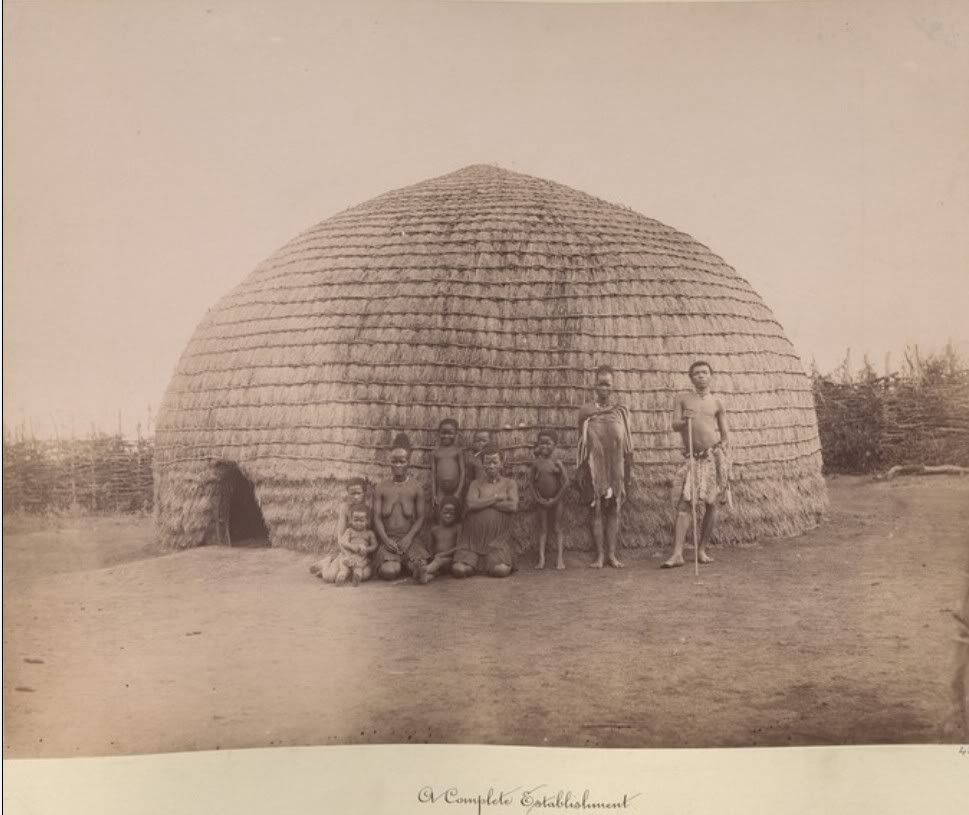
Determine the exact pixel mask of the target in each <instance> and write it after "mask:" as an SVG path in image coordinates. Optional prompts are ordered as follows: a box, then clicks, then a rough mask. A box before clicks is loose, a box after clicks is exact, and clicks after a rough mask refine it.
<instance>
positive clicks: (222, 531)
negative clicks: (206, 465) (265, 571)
mask: <svg viewBox="0 0 969 815" xmlns="http://www.w3.org/2000/svg"><path fill="white" fill-rule="evenodd" d="M219 470H220V473H219V482H220V484H221V487H222V490H221V493H222V494H221V499H222V500H221V501H220V502H219V518H218V535H217V537H218V542H219V543H222V544H228V545H229V546H269V530H268V529H267V528H266V521H265V519H264V518H263V517H262V510H261V509H260V508H259V503H258V502H257V501H256V489H255V487H254V486H253V484H252V482H251V481H250V480H249V479H248V478H246V477H245V476H244V475H243V474H242V471H241V470H240V469H239V467H238V466H237V465H236V464H233V463H232V462H223V463H221V464H220V465H219Z"/></svg>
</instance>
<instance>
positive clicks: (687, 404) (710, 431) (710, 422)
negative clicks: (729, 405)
mask: <svg viewBox="0 0 969 815" xmlns="http://www.w3.org/2000/svg"><path fill="white" fill-rule="evenodd" d="M684 410H691V411H693V417H692V418H693V450H694V452H702V451H703V450H706V449H708V448H710V447H713V446H714V445H716V444H717V443H719V441H720V427H719V424H718V417H719V416H720V415H721V414H722V413H723V404H722V403H721V401H720V397H718V396H716V395H715V394H712V393H709V392H708V393H705V394H703V395H702V396H701V395H700V394H698V393H685V394H681V395H680V396H678V397H677V398H676V407H675V408H674V413H675V414H676V415H675V416H674V421H675V420H676V418H677V417H678V416H682V415H683V411H684ZM680 435H681V437H682V438H683V449H684V450H686V449H687V447H688V435H687V427H686V425H685V424H684V426H683V428H682V430H681V431H680Z"/></svg>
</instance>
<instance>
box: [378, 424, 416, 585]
mask: <svg viewBox="0 0 969 815" xmlns="http://www.w3.org/2000/svg"><path fill="white" fill-rule="evenodd" d="M410 450H411V448H410V441H409V440H408V438H407V436H406V434H404V433H399V434H398V435H397V437H396V438H395V439H394V448H393V450H391V452H390V472H391V477H390V479H389V480H387V481H382V482H380V483H379V484H378V485H377V488H376V490H375V491H374V499H373V526H374V531H375V532H376V533H377V541H378V543H379V544H380V545H379V546H378V548H377V551H376V552H374V555H373V567H374V570H375V571H376V573H377V575H378V576H379V577H381V578H383V579H384V580H393V579H394V578H396V577H400V576H401V572H402V571H403V567H404V565H405V564H406V563H408V562H409V559H410V558H412V557H414V555H415V550H416V549H418V548H420V544H419V543H417V542H416V541H415V538H416V537H417V533H418V532H420V531H421V526H422V525H423V523H424V491H423V490H422V489H421V486H420V484H418V483H417V482H416V481H413V480H412V479H411V478H410V476H409V474H408V469H409V467H410ZM421 553H422V554H423V555H424V556H425V559H426V552H423V550H422V552H421Z"/></svg>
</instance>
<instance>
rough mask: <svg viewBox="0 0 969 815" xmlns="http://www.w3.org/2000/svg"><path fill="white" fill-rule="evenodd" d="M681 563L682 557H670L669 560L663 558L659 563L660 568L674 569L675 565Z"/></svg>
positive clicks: (680, 564)
mask: <svg viewBox="0 0 969 815" xmlns="http://www.w3.org/2000/svg"><path fill="white" fill-rule="evenodd" d="M682 565H683V558H682V557H671V558H670V559H669V560H664V561H663V562H662V563H661V564H660V568H661V569H675V568H676V567H677V566H682Z"/></svg>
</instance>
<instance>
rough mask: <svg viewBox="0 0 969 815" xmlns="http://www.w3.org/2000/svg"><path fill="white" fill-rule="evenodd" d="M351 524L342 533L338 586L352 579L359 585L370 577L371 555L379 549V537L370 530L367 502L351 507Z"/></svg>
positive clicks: (337, 575)
mask: <svg viewBox="0 0 969 815" xmlns="http://www.w3.org/2000/svg"><path fill="white" fill-rule="evenodd" d="M349 515H350V525H349V527H347V528H346V529H345V530H344V531H343V534H342V535H340V554H339V558H338V560H339V566H338V568H337V573H336V580H334V581H333V582H334V583H336V584H337V585H338V586H340V585H342V584H344V583H346V582H347V580H348V579H349V580H352V581H353V585H354V586H359V585H360V583H361V582H362V581H364V580H369V578H370V555H371V554H373V553H374V552H376V551H377V538H376V536H375V535H374V534H373V532H371V531H370V528H369V527H370V521H369V517H370V513H369V512H368V511H367V507H366V505H365V504H354V505H353V506H352V507H350V512H349Z"/></svg>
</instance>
